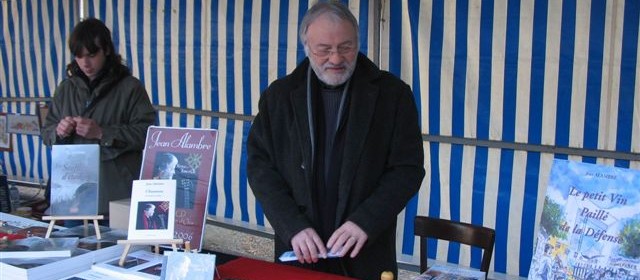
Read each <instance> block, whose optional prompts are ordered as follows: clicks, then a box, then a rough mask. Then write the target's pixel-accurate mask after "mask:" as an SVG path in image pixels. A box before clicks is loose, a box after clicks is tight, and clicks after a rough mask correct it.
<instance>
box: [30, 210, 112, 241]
mask: <svg viewBox="0 0 640 280" xmlns="http://www.w3.org/2000/svg"><path fill="white" fill-rule="evenodd" d="M103 219H104V215H87V216H43V217H42V220H43V221H50V222H49V228H47V234H46V235H45V236H44V237H45V238H49V236H50V235H51V232H52V231H53V226H54V225H55V224H56V221H64V220H83V221H84V229H85V231H87V230H88V226H89V220H93V226H94V228H95V229H96V238H97V239H98V240H100V239H102V236H100V226H99V225H98V220H103Z"/></svg>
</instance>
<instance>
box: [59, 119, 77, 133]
mask: <svg viewBox="0 0 640 280" xmlns="http://www.w3.org/2000/svg"><path fill="white" fill-rule="evenodd" d="M75 129H76V121H74V120H73V118H72V117H64V119H61V120H60V122H59V123H58V126H56V134H57V135H58V136H59V137H62V138H65V137H69V136H71V134H73V131H74V130H75Z"/></svg>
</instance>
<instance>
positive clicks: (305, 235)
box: [291, 228, 327, 263]
mask: <svg viewBox="0 0 640 280" xmlns="http://www.w3.org/2000/svg"><path fill="white" fill-rule="evenodd" d="M291 246H292V247H293V252H294V253H295V254H296V257H297V258H298V262H300V263H316V262H318V258H320V257H322V258H324V257H325V256H326V255H327V248H326V247H325V246H324V243H323V242H322V239H320V236H319V235H318V233H316V231H315V230H314V229H313V228H306V229H303V230H302V231H300V232H298V233H297V234H296V235H294V236H293V238H291Z"/></svg>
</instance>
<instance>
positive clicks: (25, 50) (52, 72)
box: [0, 0, 79, 184]
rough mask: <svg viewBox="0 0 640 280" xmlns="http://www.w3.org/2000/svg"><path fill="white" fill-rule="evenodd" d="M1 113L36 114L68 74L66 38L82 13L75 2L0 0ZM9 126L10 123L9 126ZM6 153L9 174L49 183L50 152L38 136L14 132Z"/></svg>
mask: <svg viewBox="0 0 640 280" xmlns="http://www.w3.org/2000/svg"><path fill="white" fill-rule="evenodd" d="M0 5H1V8H2V10H1V11H0V32H2V35H1V36H0V98H2V102H0V112H2V113H15V114H28V115H36V114H37V110H38V107H39V105H40V103H41V102H39V100H43V101H44V100H46V99H45V98H44V97H49V96H51V95H52V94H53V91H54V90H55V87H56V85H57V84H58V83H59V82H60V81H62V79H63V78H64V76H65V67H66V64H67V63H68V62H69V61H70V59H71V57H70V55H69V52H68V51H67V50H66V48H67V46H66V39H65V38H67V35H68V33H69V32H70V30H71V29H72V28H73V26H74V25H75V22H76V18H78V13H79V9H78V7H77V5H74V2H73V1H66V0H58V1H23V0H20V1H0ZM5 127H6V125H5ZM9 137H10V138H9V140H10V143H11V149H12V151H10V152H7V151H5V152H2V153H0V162H1V164H0V168H2V169H1V171H2V173H3V174H7V175H8V176H9V178H11V179H15V180H20V181H27V182H34V183H37V184H43V183H44V182H46V178H49V172H48V161H49V156H50V151H49V150H48V149H46V147H45V146H44V145H42V142H41V139H40V137H38V136H33V135H26V134H24V135H23V134H12V135H10V136H9Z"/></svg>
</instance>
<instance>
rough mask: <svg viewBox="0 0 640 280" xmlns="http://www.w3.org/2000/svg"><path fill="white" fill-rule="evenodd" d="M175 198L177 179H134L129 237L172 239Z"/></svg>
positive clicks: (133, 238)
mask: <svg viewBox="0 0 640 280" xmlns="http://www.w3.org/2000/svg"><path fill="white" fill-rule="evenodd" d="M175 201H176V181H175V180H135V181H133V186H132V190H131V206H130V211H129V231H128V239H130V240H139V239H173V232H174V224H175V214H176V211H175V209H176V206H175V205H176V203H175Z"/></svg>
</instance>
